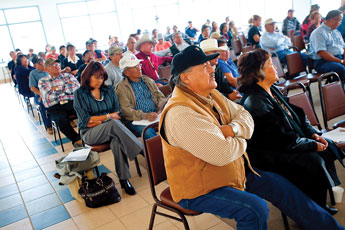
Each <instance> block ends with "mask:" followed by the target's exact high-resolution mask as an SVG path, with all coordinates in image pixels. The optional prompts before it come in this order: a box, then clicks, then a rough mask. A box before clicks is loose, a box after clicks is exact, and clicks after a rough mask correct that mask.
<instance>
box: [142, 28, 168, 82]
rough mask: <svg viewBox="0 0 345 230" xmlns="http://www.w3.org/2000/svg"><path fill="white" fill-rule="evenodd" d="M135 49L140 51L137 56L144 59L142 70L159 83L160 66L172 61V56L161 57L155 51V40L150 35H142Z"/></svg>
mask: <svg viewBox="0 0 345 230" xmlns="http://www.w3.org/2000/svg"><path fill="white" fill-rule="evenodd" d="M135 49H136V50H138V51H140V52H139V53H138V54H137V55H136V57H137V58H138V59H141V60H142V63H141V64H142V72H143V74H144V75H146V76H149V77H150V78H152V79H153V80H155V81H156V82H158V83H161V82H160V81H159V75H158V66H159V65H162V64H164V63H165V62H169V63H170V62H171V60H172V57H159V56H157V55H155V54H154V53H152V52H153V41H152V40H151V39H150V38H149V37H148V36H145V35H144V36H143V37H141V38H140V39H139V40H138V41H137V43H135Z"/></svg>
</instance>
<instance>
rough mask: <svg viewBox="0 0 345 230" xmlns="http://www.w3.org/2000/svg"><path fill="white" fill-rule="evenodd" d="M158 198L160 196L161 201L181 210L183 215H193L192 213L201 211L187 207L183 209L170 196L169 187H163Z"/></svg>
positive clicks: (196, 213) (195, 213)
mask: <svg viewBox="0 0 345 230" xmlns="http://www.w3.org/2000/svg"><path fill="white" fill-rule="evenodd" d="M160 198H161V201H162V203H163V204H165V205H168V206H171V207H174V208H176V209H178V210H179V211H181V212H182V213H183V214H185V215H191V216H194V215H199V214H201V212H197V211H192V210H189V209H184V208H182V207H181V206H180V205H179V204H178V203H175V202H174V200H173V198H172V197H171V193H170V187H168V188H166V189H164V191H163V192H162V193H161V195H160Z"/></svg>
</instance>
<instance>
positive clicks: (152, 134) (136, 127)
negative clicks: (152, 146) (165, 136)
mask: <svg viewBox="0 0 345 230" xmlns="http://www.w3.org/2000/svg"><path fill="white" fill-rule="evenodd" d="M129 126H130V128H131V129H133V130H134V131H135V132H137V133H139V134H140V135H141V133H142V132H143V130H144V129H145V127H146V126H145V125H133V124H132V123H131V124H130V125H129ZM155 136H157V134H156V132H155V130H154V129H152V128H150V129H148V130H147V131H146V134H145V139H150V138H151V137H155Z"/></svg>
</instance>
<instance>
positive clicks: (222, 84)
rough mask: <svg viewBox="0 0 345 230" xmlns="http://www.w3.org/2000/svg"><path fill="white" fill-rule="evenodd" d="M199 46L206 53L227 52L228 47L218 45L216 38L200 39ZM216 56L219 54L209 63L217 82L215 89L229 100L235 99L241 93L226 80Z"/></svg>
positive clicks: (239, 96)
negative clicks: (213, 69)
mask: <svg viewBox="0 0 345 230" xmlns="http://www.w3.org/2000/svg"><path fill="white" fill-rule="evenodd" d="M224 43H226V41H225V40H224ZM200 48H201V49H202V51H204V52H205V54H207V55H209V54H215V53H217V52H220V53H221V54H222V53H227V52H228V47H227V46H226V45H225V46H220V47H218V42H217V40H216V39H207V40H204V41H202V42H201V43H200ZM218 58H219V56H217V57H215V58H214V59H212V60H210V65H211V66H212V67H213V68H215V73H214V77H215V80H216V83H217V90H218V91H219V92H221V93H222V94H223V95H224V96H225V97H227V98H229V99H230V100H232V101H236V100H238V99H240V98H241V95H240V94H239V92H238V91H237V90H236V87H234V86H232V85H231V84H230V83H229V82H228V80H227V78H226V76H225V75H224V72H223V70H222V67H221V65H220V64H218V62H219V61H218ZM219 60H220V59H219Z"/></svg>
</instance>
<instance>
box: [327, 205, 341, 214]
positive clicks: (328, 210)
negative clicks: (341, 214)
mask: <svg viewBox="0 0 345 230" xmlns="http://www.w3.org/2000/svg"><path fill="white" fill-rule="evenodd" d="M324 209H325V210H326V211H327V212H328V213H329V214H331V215H332V216H333V215H335V214H337V212H338V209H337V208H333V207H329V206H328V205H327V204H326V206H325V208H324Z"/></svg>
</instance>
